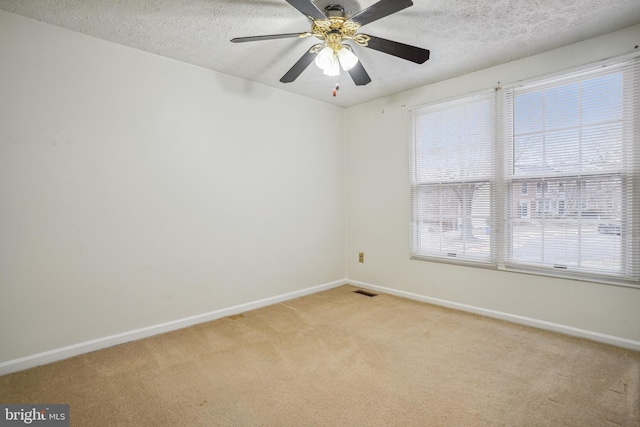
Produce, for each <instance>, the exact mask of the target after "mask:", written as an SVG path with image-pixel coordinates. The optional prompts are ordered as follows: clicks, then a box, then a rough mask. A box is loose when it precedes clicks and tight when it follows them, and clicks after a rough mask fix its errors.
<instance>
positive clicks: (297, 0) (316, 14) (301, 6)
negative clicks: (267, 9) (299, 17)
mask: <svg viewBox="0 0 640 427" xmlns="http://www.w3.org/2000/svg"><path fill="white" fill-rule="evenodd" d="M286 1H287V3H289V4H290V5H291V6H293V7H295V8H296V9H298V10H299V11H300V13H302V14H303V15H305V16H307V17H308V18H309V19H327V17H326V16H325V15H324V13H322V11H321V10H320V9H318V7H317V6H316V5H315V4H314V3H312V2H311V0H286Z"/></svg>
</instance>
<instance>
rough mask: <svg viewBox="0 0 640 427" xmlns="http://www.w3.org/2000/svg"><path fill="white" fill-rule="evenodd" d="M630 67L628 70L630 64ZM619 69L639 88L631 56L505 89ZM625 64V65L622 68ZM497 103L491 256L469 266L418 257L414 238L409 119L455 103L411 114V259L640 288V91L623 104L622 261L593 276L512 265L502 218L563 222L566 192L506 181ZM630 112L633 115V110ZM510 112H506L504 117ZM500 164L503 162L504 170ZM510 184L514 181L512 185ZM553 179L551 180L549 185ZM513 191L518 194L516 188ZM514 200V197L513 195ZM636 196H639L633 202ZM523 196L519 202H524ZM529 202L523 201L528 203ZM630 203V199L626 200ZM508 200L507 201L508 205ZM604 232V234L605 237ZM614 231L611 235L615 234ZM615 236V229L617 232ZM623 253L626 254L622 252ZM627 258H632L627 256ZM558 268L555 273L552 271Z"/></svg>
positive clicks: (505, 142)
mask: <svg viewBox="0 0 640 427" xmlns="http://www.w3.org/2000/svg"><path fill="white" fill-rule="evenodd" d="M631 63H633V64H634V65H633V66H630V65H629V64H631ZM618 64H623V67H624V69H625V71H624V72H625V73H627V74H625V78H628V76H632V78H633V81H634V82H635V83H634V85H635V87H638V86H640V55H637V54H633V55H627V56H626V57H621V58H616V59H613V60H610V61H607V63H606V64H604V63H602V62H601V63H598V64H594V65H589V66H585V67H581V68H580V69H577V70H575V69H574V70H569V71H567V72H564V73H559V74H556V75H555V76H546V77H541V78H539V79H535V80H530V81H526V82H519V83H517V85H516V84H514V85H511V86H509V87H507V89H510V88H513V87H515V86H521V85H529V84H531V85H535V84H537V83H538V82H541V81H544V80H547V79H550V78H561V77H562V76H565V75H569V74H572V73H580V72H584V71H586V70H590V69H595V68H599V67H615V66H617V65H618ZM624 64H626V65H624ZM630 86H631V85H629V84H626V83H625V86H624V91H625V95H626V96H627V97H628V96H629V95H630V94H629V90H630V89H628V88H629V87H630ZM494 93H495V98H496V102H495V104H496V105H497V106H498V110H497V119H496V120H497V122H498V123H502V124H504V125H505V130H504V131H499V132H496V133H495V136H496V140H495V147H496V149H495V161H496V162H497V163H499V164H498V165H497V166H496V167H495V168H494V173H495V177H494V179H492V180H491V184H490V185H491V197H490V198H491V203H492V207H491V212H492V214H491V216H492V218H491V220H490V221H489V222H488V225H487V230H491V239H490V240H491V249H490V252H491V256H490V257H488V258H487V259H486V260H480V261H479V260H474V259H471V260H470V259H465V258H464V257H463V258H457V257H455V256H454V257H447V256H446V254H445V256H442V254H429V253H424V252H422V253H421V252H420V251H419V250H417V245H416V243H417V240H418V239H419V237H417V233H416V229H417V226H416V222H415V218H416V211H415V209H416V197H415V195H416V188H417V187H416V186H419V185H420V183H418V182H416V179H415V177H416V173H415V170H414V168H415V167H416V158H415V155H416V146H415V138H414V136H415V128H414V127H415V118H414V115H415V114H416V112H417V111H419V110H423V111H424V109H425V108H427V109H428V108H431V109H434V108H435V109H437V108H438V105H440V104H444V103H451V102H456V100H447V101H445V102H439V103H434V104H430V105H427V106H421V107H418V108H416V109H414V110H412V111H411V114H412V121H411V123H412V133H411V135H412V141H411V143H412V145H411V149H412V152H411V157H412V158H411V167H412V174H411V176H412V187H411V189H412V199H411V200H412V202H411V203H412V222H411V224H412V225H411V229H412V232H411V236H412V239H411V251H410V256H411V258H412V259H418V260H429V261H437V262H448V263H455V264H466V265H474V266H480V267H486V268H495V269H500V270H508V271H518V272H523V273H531V274H537V275H543V276H552V277H569V278H575V279H580V280H585V281H592V282H599V283H608V284H614V285H622V286H631V287H637V288H640V272H639V269H640V265H638V264H639V263H640V262H639V261H638V258H640V100H639V99H638V98H639V97H640V90H638V89H635V93H633V95H632V97H634V98H633V99H634V101H633V103H631V104H625V107H624V115H625V117H624V123H625V124H624V133H625V138H626V140H625V141H626V142H625V143H626V144H627V145H629V147H627V148H625V150H626V151H625V155H626V156H631V157H632V158H633V159H634V160H633V165H632V167H631V169H625V170H624V171H621V172H620V173H621V179H622V180H623V181H624V182H623V185H630V186H631V187H623V189H624V188H632V192H631V193H630V192H629V191H628V190H627V192H626V193H625V196H624V197H625V199H624V200H623V205H625V206H627V205H628V206H631V205H630V204H633V206H632V207H629V208H627V209H626V213H625V214H624V215H623V219H622V226H621V228H622V230H623V233H622V237H621V249H620V251H622V252H621V255H620V256H621V258H623V261H622V264H623V266H622V270H621V271H620V272H619V273H618V272H611V273H608V272H605V273H602V272H599V271H597V272H593V271H583V270H580V269H579V268H578V269H576V268H566V267H565V266H562V265H560V266H549V265H527V264H526V263H525V264H521V263H519V262H517V260H514V259H513V258H512V257H511V251H512V250H513V246H512V244H513V243H512V242H511V241H510V240H509V238H508V236H509V233H511V229H510V227H511V226H510V224H509V221H507V218H508V217H509V215H510V214H509V212H510V211H509V210H510V209H512V210H514V211H516V212H518V213H519V215H517V216H519V217H520V218H521V219H528V218H529V217H530V216H532V215H534V214H535V215H543V216H544V215H555V216H558V217H562V216H564V215H566V211H567V209H568V205H567V201H566V200H567V199H566V198H567V197H569V196H567V194H566V192H567V191H568V190H567V188H565V187H566V183H564V182H562V181H560V180H558V179H562V178H563V176H562V175H560V176H553V175H551V176H550V177H548V178H547V179H549V182H547V181H545V176H541V177H540V178H542V179H541V180H540V181H538V182H539V183H538V184H537V185H536V184H535V181H534V180H528V183H525V180H524V179H522V177H513V178H512V177H509V176H508V173H507V172H508V171H507V168H508V165H507V163H506V161H505V159H506V158H508V157H509V155H510V150H511V149H512V148H511V144H513V142H512V141H513V139H512V135H511V134H510V130H511V129H509V127H508V126H512V125H513V123H512V121H511V119H510V118H509V117H508V116H507V118H505V115H507V114H509V113H511V110H510V108H511V107H509V106H507V105H506V104H507V102H506V101H505V99H506V95H505V91H504V90H503V88H497V89H496V90H494ZM470 96H473V95H468V96H466V97H462V98H460V99H463V98H467V97H470ZM634 108H635V110H634ZM507 110H509V111H507ZM630 134H631V135H635V144H634V143H630V142H629V141H633V136H630ZM501 161H505V164H504V165H503V164H502V163H501ZM514 178H515V180H514ZM553 179H556V180H555V181H553ZM576 179H577V180H578V181H576V185H577V186H578V189H579V191H582V192H584V191H586V190H587V187H588V186H589V184H588V181H589V179H590V178H589V176H588V175H586V177H585V178H584V179H583V178H582V177H581V176H577V177H576ZM516 185H517V188H516ZM525 185H526V186H527V189H528V190H529V191H527V192H526V193H523V192H522V188H523V186H525ZM532 186H535V187H536V188H535V191H533V190H531V187H532ZM516 192H517V193H518V194H515V193H516ZM550 193H553V194H554V196H553V197H555V198H554V199H550V198H548V194H550ZM630 194H634V196H633V197H632V196H630ZM635 194H638V196H635ZM523 196H524V197H523ZM527 196H528V197H527ZM513 197H519V199H514V198H513ZM629 197H632V199H629ZM510 198H511V199H510ZM511 203H516V205H518V206H515V207H514V206H510V204H511ZM523 203H527V204H528V209H527V215H526V216H522V213H523V210H522V208H521V206H522V204H523ZM589 205H590V203H589V200H588V199H587V198H584V199H581V208H582V209H588V208H589ZM536 206H540V212H536V211H535V210H534V208H535V207H536ZM606 231H607V230H605V232H606ZM614 231H616V229H614ZM617 231H619V228H618V229H617ZM625 251H626V252H625ZM628 254H631V255H628ZM556 267H557V268H556Z"/></svg>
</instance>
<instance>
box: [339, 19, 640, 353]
mask: <svg viewBox="0 0 640 427" xmlns="http://www.w3.org/2000/svg"><path fill="white" fill-rule="evenodd" d="M638 44H640V26H635V27H631V28H627V29H625V30H623V31H619V32H616V33H612V34H609V35H607V36H604V37H600V38H597V39H593V40H589V41H586V42H583V43H579V44H576V45H572V46H569V47H566V48H562V49H558V50H555V51H551V52H547V53H545V54H542V55H537V56H534V57H530V58H528V59H524V60H520V61H514V62H512V63H509V64H504V65H501V66H497V67H494V68H491V69H487V70H484V71H480V72H476V73H473V74H470V75H466V76H463V77H460V78H455V79H451V80H448V81H444V82H441V83H437V84H432V85H429V86H425V87H422V88H418V89H415V90H412V91H408V92H404V93H401V94H398V95H394V96H391V97H387V98H383V99H378V100H376V101H373V102H370V103H367V104H362V105H359V106H356V107H353V108H350V109H348V112H347V117H348V119H347V123H348V124H349V126H348V135H347V215H348V221H347V223H348V237H347V242H348V243H347V274H348V277H349V279H351V280H354V281H357V282H361V283H363V284H370V285H375V286H380V287H385V288H391V289H392V290H395V291H398V292H400V293H410V294H414V295H417V296H419V297H426V298H433V299H440V300H443V301H444V302H445V303H453V305H467V306H471V308H473V309H476V308H477V309H479V310H478V311H480V312H482V311H485V312H487V313H490V312H492V311H493V312H500V313H506V314H508V315H509V316H511V317H512V318H513V319H517V317H526V318H531V319H536V320H538V321H542V322H541V324H542V323H544V322H551V323H553V324H556V325H560V326H562V327H565V329H567V330H570V329H571V328H577V329H581V330H586V331H590V332H593V333H594V334H596V335H597V334H604V335H610V336H613V337H620V338H622V339H623V341H624V340H631V341H634V343H631V344H632V345H631V347H634V346H638V345H640V309H639V307H640V289H632V288H625V287H619V286H611V285H602V284H596V283H588V282H581V281H575V280H562V279H553V278H545V277H539V276H533V275H526V274H517V273H509V272H503V271H495V270H486V269H480V268H470V267H460V266H453V265H448V264H439V263H432V262H425V261H418V260H410V259H409V247H410V244H409V238H410V232H409V227H410V202H409V168H408V159H409V134H408V130H409V117H408V109H409V108H411V107H413V106H417V105H421V104H425V103H429V102H433V101H437V100H440V99H447V98H451V97H455V96H458V95H463V94H466V93H471V92H475V91H479V90H484V89H488V88H492V87H495V86H496V84H497V83H498V82H501V83H502V84H507V83H511V82H516V81H518V80H521V79H525V78H531V77H535V76H539V75H543V74H546V73H550V72H557V71H561V70H563V69H566V68H569V67H573V66H578V65H582V64H586V63H590V62H593V61H597V60H601V59H604V58H608V57H612V56H617V55H621V54H625V53H629V52H632V51H634V46H636V45H638ZM431 60H434V61H435V60H437V53H434V55H433V56H432V59H431ZM428 64H429V63H426V64H425V65H424V67H425V68H428V67H429V65H428ZM358 252H364V253H365V263H364V264H360V263H358ZM509 316H507V317H509ZM560 329H562V328H560ZM637 348H639V349H640V347H637Z"/></svg>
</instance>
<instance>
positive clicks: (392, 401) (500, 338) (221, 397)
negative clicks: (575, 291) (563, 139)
mask: <svg viewBox="0 0 640 427" xmlns="http://www.w3.org/2000/svg"><path fill="white" fill-rule="evenodd" d="M356 289H357V288H354V287H351V286H342V287H339V288H335V289H331V290H329V291H325V292H321V293H317V294H314V295H310V296H306V297H303V298H298V299H295V300H291V301H287V302H285V303H281V304H276V305H273V306H269V307H265V308H262V309H258V310H254V311H250V312H246V313H244V314H243V315H241V316H234V317H233V318H224V319H219V320H216V321H212V322H208V323H203V324H200V325H197V326H193V327H190V328H186V329H182V330H179V331H175V332H171V333H167V334H163V335H158V336H155V337H151V338H147V339H144V340H140V341H136V342H133V343H128V344H123V345H119V346H116V347H112V348H108V349H105V350H101V351H96V352H93V353H89V354H85V355H82V356H78V357H74V358H71V359H67V360H64V361H61V362H56V363H52V364H50V365H46V366H41V367H37V368H34V369H29V370H26V371H22V372H18V373H15V374H11V375H6V376H3V377H0V402H1V403H69V404H70V408H71V417H70V419H71V425H72V426H536V427H537V426H640V353H638V352H633V351H630V350H625V349H621V348H617V347H612V346H607V345H603V344H599V343H594V342H590V341H586V340H582V339H577V338H572V337H568V336H564V335H560V334H555V333H550V332H546V331H541V330H537V329H534V328H528V327H525V326H520V325H515V324H511V323H508V322H503V321H499V320H494V319H489V318H485V317H481V316H476V315H473V314H468V313H463V312H458V311H454V310H449V309H446V308H441V307H435V306H431V305H428V304H424V303H420V302H415V301H410V300H406V299H402V298H398V297H395V296H390V295H384V294H380V295H378V296H375V297H367V296H364V295H360V294H357V293H354V290H356Z"/></svg>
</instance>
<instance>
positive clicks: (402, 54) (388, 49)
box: [365, 35, 429, 64]
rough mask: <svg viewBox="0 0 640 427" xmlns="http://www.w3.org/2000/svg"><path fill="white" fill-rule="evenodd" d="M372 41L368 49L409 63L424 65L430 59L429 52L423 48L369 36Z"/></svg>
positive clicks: (368, 44)
mask: <svg viewBox="0 0 640 427" xmlns="http://www.w3.org/2000/svg"><path fill="white" fill-rule="evenodd" d="M369 37H371V39H370V40H369V42H368V43H367V46H365V47H368V48H371V49H373V50H377V51H380V52H383V53H387V54H389V55H393V56H397V57H398V58H402V59H406V60H407V61H412V62H415V63H416V64H422V63H424V62H425V61H426V60H427V59H429V51H428V50H427V49H422V48H421V47H416V46H410V45H408V44H404V43H400V42H394V41H392V40H387V39H382V38H380V37H375V36H371V35H370V36H369Z"/></svg>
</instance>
